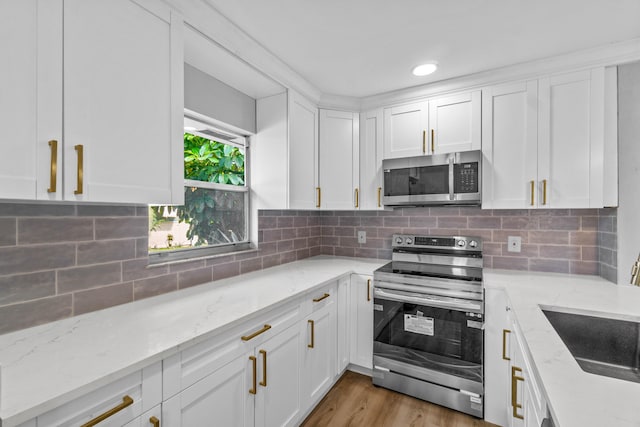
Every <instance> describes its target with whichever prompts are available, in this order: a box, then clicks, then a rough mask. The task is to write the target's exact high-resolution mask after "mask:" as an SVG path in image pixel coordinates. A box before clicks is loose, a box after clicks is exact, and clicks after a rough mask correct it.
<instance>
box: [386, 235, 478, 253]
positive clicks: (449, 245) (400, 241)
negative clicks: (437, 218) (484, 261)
mask: <svg viewBox="0 0 640 427" xmlns="http://www.w3.org/2000/svg"><path fill="white" fill-rule="evenodd" d="M392 246H393V247H394V248H425V249H428V248H438V249H452V250H465V251H474V252H481V251H482V238H481V237H471V236H452V237H445V236H415V235H407V234H394V235H393V239H392Z"/></svg>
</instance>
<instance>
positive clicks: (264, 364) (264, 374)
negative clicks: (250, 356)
mask: <svg viewBox="0 0 640 427" xmlns="http://www.w3.org/2000/svg"><path fill="white" fill-rule="evenodd" d="M260 354H261V355H262V381H260V385H261V386H262V387H266V386H267V352H266V350H260Z"/></svg>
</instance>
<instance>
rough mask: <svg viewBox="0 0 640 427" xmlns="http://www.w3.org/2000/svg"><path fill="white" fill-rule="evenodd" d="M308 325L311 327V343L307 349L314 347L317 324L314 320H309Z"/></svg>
mask: <svg viewBox="0 0 640 427" xmlns="http://www.w3.org/2000/svg"><path fill="white" fill-rule="evenodd" d="M307 323H309V324H310V325H311V343H310V344H307V347H309V348H313V346H314V338H315V337H314V335H315V322H314V321H313V320H307Z"/></svg>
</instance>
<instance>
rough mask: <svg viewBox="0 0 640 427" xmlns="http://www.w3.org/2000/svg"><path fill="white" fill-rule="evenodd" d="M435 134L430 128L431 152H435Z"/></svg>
mask: <svg viewBox="0 0 640 427" xmlns="http://www.w3.org/2000/svg"><path fill="white" fill-rule="evenodd" d="M435 134H436V133H435V131H434V130H433V129H431V154H433V153H435V152H436V143H435V140H436V137H435Z"/></svg>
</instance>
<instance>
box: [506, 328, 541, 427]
mask: <svg viewBox="0 0 640 427" xmlns="http://www.w3.org/2000/svg"><path fill="white" fill-rule="evenodd" d="M513 327H514V330H515V332H516V334H517V336H518V338H519V339H518V340H517V343H518V346H519V347H520V351H521V352H522V355H523V362H524V366H523V370H524V377H525V383H524V386H525V387H526V389H527V391H526V394H527V397H528V399H527V400H528V401H529V404H530V408H531V409H533V410H534V411H535V412H536V413H537V414H544V413H546V411H547V408H546V401H545V399H544V397H543V396H542V390H541V388H540V380H538V376H537V374H536V371H535V368H534V366H533V363H531V356H530V354H529V349H528V348H527V345H526V344H525V342H524V339H522V338H521V337H523V335H522V331H521V330H520V327H519V326H518V324H517V323H514V325H513ZM538 425H539V424H538Z"/></svg>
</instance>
